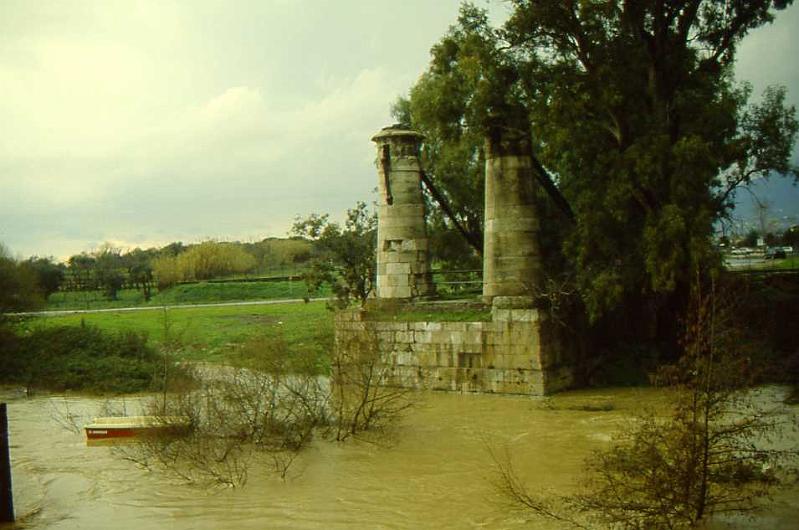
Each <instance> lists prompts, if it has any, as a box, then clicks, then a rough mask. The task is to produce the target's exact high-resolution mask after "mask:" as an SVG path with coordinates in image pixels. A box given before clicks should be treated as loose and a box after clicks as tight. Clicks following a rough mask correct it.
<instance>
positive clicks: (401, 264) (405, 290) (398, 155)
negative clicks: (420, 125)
mask: <svg viewBox="0 0 799 530" xmlns="http://www.w3.org/2000/svg"><path fill="white" fill-rule="evenodd" d="M421 140H422V135H421V134H419V133H418V132H416V131H411V130H407V129H403V128H401V127H399V126H396V125H395V126H391V127H385V128H383V129H382V130H381V131H380V132H379V133H377V134H376V135H374V137H372V141H373V142H375V143H376V144H377V165H378V192H379V195H380V198H379V200H378V210H377V219H378V220H377V297H378V298H383V299H400V300H402V299H404V300H408V299H415V298H424V297H430V296H432V295H433V294H434V292H435V291H434V287H433V281H432V277H431V274H430V255H429V248H430V241H429V239H428V237H427V228H426V226H425V219H424V200H423V198H422V189H421V179H420V173H421V165H420V164H419V144H420V142H421Z"/></svg>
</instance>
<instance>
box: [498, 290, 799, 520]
mask: <svg viewBox="0 0 799 530" xmlns="http://www.w3.org/2000/svg"><path fill="white" fill-rule="evenodd" d="M701 287H702V284H701V283H699V282H698V283H697V289H696V290H695V291H694V292H692V297H691V301H692V303H691V306H690V313H689V318H688V321H687V322H686V330H685V337H684V340H683V345H684V351H683V355H682V356H681V357H680V359H679V361H678V362H677V363H676V364H674V365H671V366H662V367H660V369H659V370H658V375H657V379H656V381H655V382H656V384H658V385H661V386H663V387H664V388H665V389H667V391H668V393H669V400H668V405H667V407H666V410H665V411H660V412H656V411H638V412H637V414H636V415H635V416H634V417H633V418H632V420H631V421H629V422H628V423H627V425H626V426H625V427H624V428H622V429H621V430H620V431H619V432H618V433H617V434H616V435H615V436H614V438H613V441H612V443H611V444H610V445H609V446H608V447H606V448H604V449H601V450H599V451H597V452H596V453H595V454H593V455H592V456H591V457H590V458H588V459H587V460H586V465H585V468H586V470H587V474H586V476H585V477H584V479H583V485H582V487H581V490H580V492H579V493H577V494H574V495H569V496H561V497H557V498H551V497H550V498H548V497H547V496H545V495H544V494H543V493H542V492H537V491H531V490H530V489H529V488H528V487H527V486H526V485H525V483H524V481H523V480H521V479H520V478H519V477H518V475H517V474H516V472H515V470H514V468H513V465H512V462H511V458H510V456H507V457H504V458H503V457H498V456H497V453H492V456H493V457H494V461H495V463H496V465H497V469H498V480H497V483H496V484H497V487H498V489H499V491H500V492H501V493H502V494H503V495H504V497H505V498H507V499H509V500H510V501H511V503H512V504H513V505H515V506H516V507H517V508H521V509H523V510H524V511H526V512H527V513H530V514H534V515H536V516H539V517H543V518H548V519H551V520H556V521H559V522H560V523H562V524H564V525H566V526H571V527H575V528H629V529H637V528H693V527H696V526H698V525H700V524H702V523H703V522H707V521H708V520H709V519H711V518H712V517H714V516H728V515H730V514H732V515H735V514H738V515H741V514H745V515H749V514H752V513H755V512H756V511H757V510H758V509H760V508H762V506H763V502H762V501H763V500H764V499H765V498H768V496H769V495H770V493H771V491H772V490H773V489H774V488H775V487H777V486H779V485H780V484H781V483H782V481H786V480H790V473H791V470H795V465H796V461H797V457H799V449H797V448H796V447H790V446H788V447H784V446H781V445H780V444H776V445H775V444H774V442H775V440H779V439H781V438H783V437H785V436H786V433H787V432H790V430H791V427H792V426H793V425H795V424H796V420H797V418H796V415H795V412H791V410H790V409H789V408H788V407H786V406H785V405H782V404H770V405H766V406H764V405H763V403H762V402H760V400H759V399H758V397H759V396H758V393H759V390H758V389H756V388H755V385H756V384H757V383H758V382H759V381H760V380H761V377H762V374H761V373H759V372H760V371H761V370H762V369H763V368H764V367H768V365H767V364H766V365H764V364H762V363H759V362H757V360H756V356H757V355H758V349H759V348H758V345H757V344H756V343H753V342H752V341H751V340H747V339H746V337H745V335H746V334H745V331H744V328H742V327H741V326H740V325H739V323H740V320H739V319H740V315H739V311H738V301H737V300H736V293H735V292H734V291H732V290H729V289H727V290H724V291H718V290H717V288H716V283H715V281H712V282H711V283H710V285H709V288H708V289H707V292H703V291H702V289H701ZM785 464H790V466H789V467H786V466H785Z"/></svg>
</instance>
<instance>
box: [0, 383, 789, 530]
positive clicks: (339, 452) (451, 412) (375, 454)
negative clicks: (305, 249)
mask: <svg viewBox="0 0 799 530" xmlns="http://www.w3.org/2000/svg"><path fill="white" fill-rule="evenodd" d="M781 392H783V390H782V389H779V388H769V389H767V390H766V392H765V394H767V395H766V396H765V397H764V398H763V399H766V400H770V399H776V398H777V397H779V394H780V393H781ZM419 398H420V403H419V405H418V406H417V407H416V408H415V409H413V410H412V411H411V412H410V413H409V414H408V415H407V416H406V418H405V419H404V421H403V422H402V424H401V425H400V426H399V428H398V429H397V432H396V433H395V435H394V436H393V437H392V441H391V443H389V444H385V443H384V444H380V445H376V444H373V443H365V442H357V441H356V442H346V443H340V444H337V443H329V442H324V441H317V442H314V444H313V445H312V446H311V447H310V449H309V450H307V451H306V452H304V453H303V454H302V455H301V457H300V458H299V459H298V461H297V462H296V463H295V464H294V466H293V467H292V468H291V470H290V473H289V478H288V479H287V480H286V481H282V480H280V479H279V478H276V477H274V476H273V475H271V474H270V473H269V472H268V470H267V467H268V466H267V464H266V463H265V462H263V463H258V462H256V463H254V464H253V465H252V466H251V469H250V478H249V480H248V482H247V484H246V485H245V486H243V487H241V488H235V489H231V488H228V489H218V488H217V489H202V488H198V487H196V486H190V485H185V484H180V483H176V482H174V481H173V480H171V479H170V478H169V477H168V476H165V475H163V474H160V473H157V472H148V471H145V470H142V469H139V468H138V467H136V465H134V464H133V463H131V462H128V461H125V460H122V459H120V458H119V457H118V456H116V455H115V454H114V452H113V451H112V449H111V448H110V447H108V446H98V447H87V445H86V442H85V439H84V436H83V434H82V433H73V432H70V431H68V430H66V429H64V428H63V427H62V426H61V425H59V422H58V421H57V418H58V417H60V416H62V415H63V413H64V412H65V410H66V408H67V406H68V409H69V411H70V412H71V413H74V414H78V415H79V416H80V417H81V418H80V420H79V423H81V422H85V421H87V420H88V419H89V418H90V417H91V416H92V415H97V414H98V411H99V410H100V408H101V405H102V403H100V402H99V401H97V400H92V399H87V398H74V397H69V398H66V399H65V398H61V397H37V398H32V399H14V400H11V401H9V416H10V424H11V425H10V427H11V436H12V439H11V445H12V459H13V475H14V476H13V480H14V491H15V504H16V509H17V515H18V517H19V518H20V519H21V521H22V524H21V525H18V526H20V527H23V528H32V529H44V528H48V529H50V528H53V529H76V528H81V529H95V528H96V529H106V528H112V527H113V528H115V529H123V530H124V529H131V530H132V529H137V530H138V529H142V528H170V529H192V530H196V529H218V528H236V529H263V528H300V529H303V528H398V529H402V528H408V529H410V528H542V529H543V528H560V526H558V525H557V524H554V525H553V524H552V523H550V522H548V521H530V520H528V519H527V518H525V516H524V515H522V514H519V513H516V512H514V511H512V510H509V509H508V508H507V506H505V505H504V503H503V500H502V498H501V497H500V496H499V495H498V494H497V493H496V492H495V490H494V488H493V487H492V485H491V479H492V478H493V477H494V470H493V468H492V464H491V459H490V457H489V456H488V452H487V449H486V447H487V446H489V445H490V446H492V447H494V448H495V449H497V450H498V451H499V452H501V453H504V451H505V448H507V449H508V451H509V454H511V455H512V459H513V462H514V465H515V467H516V469H517V471H518V473H519V475H520V476H522V477H523V478H524V479H525V481H526V482H527V483H528V484H529V485H530V486H531V487H532V488H539V487H541V488H547V489H550V490H552V491H554V492H567V491H569V490H570V488H572V487H573V486H574V484H575V482H576V481H577V480H578V478H579V476H580V472H581V470H582V468H583V461H584V459H585V458H586V457H587V456H589V455H590V454H591V452H592V451H593V450H595V449H598V448H601V447H602V446H603V445H605V444H606V443H607V441H608V440H609V439H610V436H611V435H612V433H613V432H614V430H615V429H617V428H618V426H619V425H620V424H621V422H623V421H624V420H625V418H626V417H628V416H629V414H630V413H631V412H632V411H633V410H634V409H635V408H636V407H638V406H640V405H642V404H644V405H649V406H653V407H658V406H659V405H660V404H662V403H663V399H664V398H663V394H661V393H659V392H658V391H656V390H652V389H612V390H592V391H584V392H573V393H567V394H562V395H558V396H555V397H552V398H548V399H540V398H525V397H508V396H492V395H462V394H444V393H429V394H420V395H419ZM609 404H612V406H613V409H612V410H609V411H604V412H603V411H593V412H591V411H585V410H583V409H584V408H586V407H585V405H591V407H589V408H603V406H602V405H609ZM117 405H120V403H117ZM125 406H126V407H128V408H129V409H130V411H131V412H135V408H136V401H135V400H132V399H128V400H127V401H126V402H125ZM604 408H610V407H604ZM794 410H795V409H794ZM54 411H57V412H54ZM791 436H792V438H789V439H786V440H783V441H782V442H781V443H783V444H787V445H793V446H796V445H797V435H796V433H793V434H792V435H791ZM715 527H716V528H761V529H778V528H786V529H787V528H799V488H797V487H793V488H791V489H787V490H785V491H783V492H781V493H780V494H779V495H778V496H777V497H776V499H775V503H774V504H773V505H772V506H771V507H770V508H769V510H768V512H767V513H766V514H764V515H763V516H762V517H761V518H760V519H759V520H758V521H757V523H752V522H746V521H732V522H729V523H728V524H724V525H721V524H717V525H716V526H715Z"/></svg>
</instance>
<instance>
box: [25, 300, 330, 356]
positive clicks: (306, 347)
mask: <svg viewBox="0 0 799 530" xmlns="http://www.w3.org/2000/svg"><path fill="white" fill-rule="evenodd" d="M81 323H83V324H85V325H88V326H96V327H98V328H100V329H102V330H107V331H112V332H114V331H116V332H122V331H135V332H142V333H146V334H147V336H148V337H149V339H150V341H151V342H152V343H154V344H156V345H163V344H165V343H167V342H174V343H176V345H177V346H176V347H175V351H174V353H175V355H176V356H178V357H180V358H182V359H186V360H196V361H211V362H222V361H225V362H228V361H231V360H235V359H236V358H237V357H238V356H240V355H241V354H242V351H243V350H244V349H245V348H247V347H248V345H251V344H255V343H257V342H258V341H264V340H266V341H269V340H282V341H283V342H284V343H285V345H286V348H287V353H288V354H289V355H290V356H293V357H300V356H303V357H306V356H310V357H311V358H313V359H315V362H316V363H317V364H318V365H319V366H320V367H324V366H327V363H328V359H329V354H330V350H331V348H332V347H333V313H331V312H330V311H328V310H327V309H326V307H325V303H324V302H310V303H307V304H306V303H302V302H300V303H286V304H274V305H262V306H229V307H173V308H170V309H167V310H166V311H163V310H156V309H151V310H141V311H124V312H122V311H120V312H104V313H85V314H73V315H58V316H43V317H37V318H34V319H30V320H27V321H25V322H24V323H23V324H21V325H20V326H21V327H22V328H23V329H24V328H28V329H31V328H35V327H39V326H45V327H47V326H59V325H81Z"/></svg>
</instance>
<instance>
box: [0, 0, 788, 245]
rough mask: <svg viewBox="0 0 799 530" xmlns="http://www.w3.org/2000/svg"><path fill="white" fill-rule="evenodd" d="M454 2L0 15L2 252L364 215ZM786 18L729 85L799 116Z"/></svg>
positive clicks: (266, 230)
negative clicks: (388, 145) (393, 113)
mask: <svg viewBox="0 0 799 530" xmlns="http://www.w3.org/2000/svg"><path fill="white" fill-rule="evenodd" d="M476 3H477V4H478V5H488V6H489V7H490V8H491V10H492V15H493V17H494V19H495V20H498V19H500V18H503V12H504V11H505V7H504V5H503V4H502V3H501V2H496V1H495V2H491V3H487V2H486V0H478V1H477V2H476ZM458 5H459V2H458V1H457V0H446V1H445V0H362V1H346V0H330V1H324V0H271V1H269V0H261V1H252V2H245V1H233V0H228V1H220V2H200V1H198V0H185V1H182V2H167V1H153V2H134V1H133V0H130V1H127V0H126V1H98V2H90V1H81V2H67V1H52V2H51V1H45V0H20V1H15V0H0V242H3V243H4V244H5V245H7V246H8V247H9V248H10V249H11V251H12V252H13V253H14V254H16V255H20V256H29V255H33V254H37V255H53V256H55V257H58V258H64V257H67V256H69V255H71V254H74V253H77V252H80V251H84V250H86V251H90V250H92V249H93V248H95V247H97V246H98V245H99V244H101V243H102V242H104V241H110V242H113V243H115V244H117V245H119V246H122V247H126V248H130V247H134V246H142V247H147V246H156V245H163V244H166V243H169V242H171V241H176V240H181V241H183V242H195V241H198V240H201V239H204V238H209V237H212V238H220V239H238V240H259V239H262V238H264V237H267V236H278V237H283V236H285V235H286V234H287V231H288V229H289V227H290V226H291V223H292V220H293V219H294V217H295V216H296V215H303V216H304V215H307V214H309V213H312V212H331V213H333V214H335V215H336V216H340V215H341V214H342V213H343V211H344V210H345V209H346V208H348V207H350V206H352V205H353V204H354V203H355V201H356V200H372V198H373V196H372V189H373V188H374V186H375V182H376V175H375V168H374V163H373V161H374V147H373V144H372V143H371V142H370V141H369V138H370V137H371V135H372V134H373V133H374V132H376V131H377V130H379V129H380V128H381V127H383V126H385V125H388V124H390V123H391V117H390V113H389V108H390V104H391V103H392V102H393V101H394V100H395V99H396V97H397V96H398V95H400V94H404V93H406V92H407V90H408V88H409V87H410V86H411V85H412V84H413V82H414V81H415V80H416V78H417V77H418V75H419V74H420V73H421V72H422V71H423V70H424V69H425V68H426V66H427V63H428V60H429V49H430V46H431V45H433V44H434V43H435V42H436V41H437V40H438V39H439V38H440V37H441V35H443V34H444V32H445V31H446V29H447V27H448V26H449V25H450V24H452V23H453V22H454V20H455V18H456V16H457V11H458ZM798 13H799V10H798V8H797V7H795V6H794V7H792V8H789V9H788V10H787V11H785V12H782V13H780V15H779V16H778V19H777V22H776V23H775V24H774V25H773V26H770V27H768V28H765V29H761V30H759V31H757V32H755V33H754V34H753V35H752V36H751V37H750V38H749V39H748V41H747V42H746V43H745V45H744V46H743V48H742V49H741V53H740V61H739V70H738V73H739V77H741V78H744V79H748V80H750V81H752V82H753V83H754V85H755V89H756V92H760V91H761V90H762V88H763V87H764V86H765V85H766V84H769V83H781V84H785V85H787V86H788V90H789V99H790V100H791V102H793V103H794V104H797V103H799V95H798V94H797V93H798V92H799V61H797V60H796V58H795V55H794V48H795V45H796V42H797V37H796V36H797V30H798V29H799V15H798ZM794 158H796V157H794Z"/></svg>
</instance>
